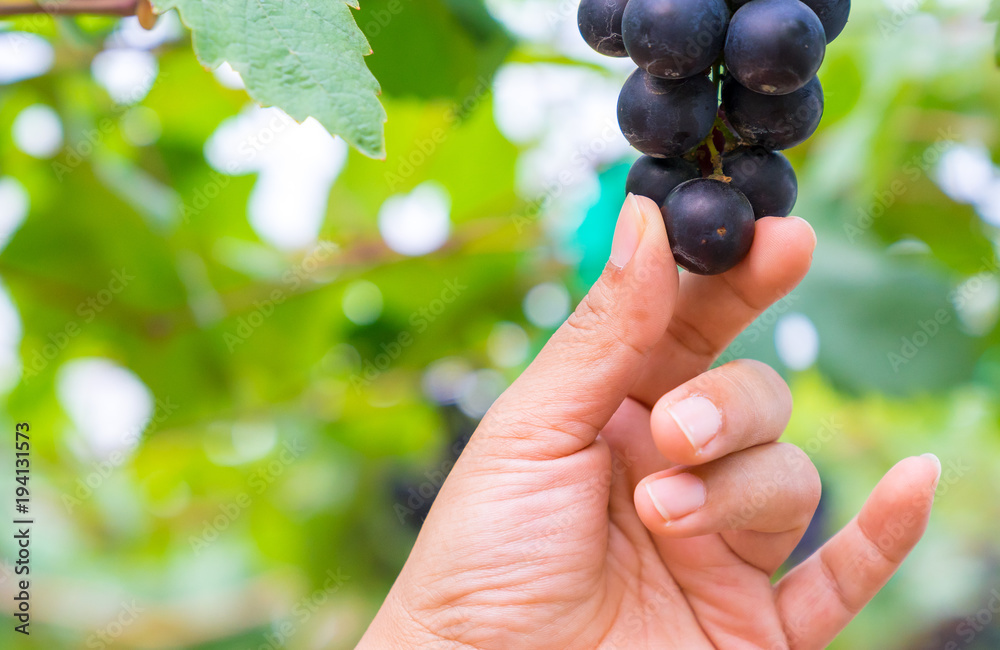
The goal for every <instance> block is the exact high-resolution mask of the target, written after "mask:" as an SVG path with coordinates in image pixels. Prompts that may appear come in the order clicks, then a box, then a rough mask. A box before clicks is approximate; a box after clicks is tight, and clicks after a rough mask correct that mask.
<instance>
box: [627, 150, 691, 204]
mask: <svg viewBox="0 0 1000 650" xmlns="http://www.w3.org/2000/svg"><path fill="white" fill-rule="evenodd" d="M695 178H701V172H700V171H699V170H698V166H697V165H695V164H694V163H693V162H688V161H687V160H684V159H683V158H650V157H649V156H643V157H641V158H639V160H637V161H635V164H633V165H632V169H630V170H629V172H628V179H627V180H626V181H625V191H626V192H628V193H630V194H635V195H636V196H645V197H647V198H649V199H652V200H653V201H655V202H656V205H663V201H665V200H666V198H667V195H668V194H670V192H672V191H673V189H674V188H675V187H677V186H678V185H680V184H681V183H683V182H684V181H690V180H693V179H695Z"/></svg>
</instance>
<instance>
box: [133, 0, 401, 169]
mask: <svg viewBox="0 0 1000 650" xmlns="http://www.w3.org/2000/svg"><path fill="white" fill-rule="evenodd" d="M153 4H154V5H155V6H156V9H157V11H159V12H161V13H162V12H164V11H167V10H169V9H175V8H176V9H177V10H178V11H179V12H180V15H181V20H183V22H184V23H185V24H186V25H187V26H188V27H189V28H190V29H191V31H192V32H193V34H194V48H195V53H196V54H197V55H198V59H199V60H200V61H201V63H202V64H203V65H205V66H207V67H211V68H214V67H216V66H218V65H220V64H222V63H223V62H228V63H229V65H231V66H232V67H233V69H234V70H236V71H237V72H239V73H240V75H241V76H242V77H243V81H244V83H246V87H247V92H248V93H249V94H250V96H251V97H253V98H254V99H255V100H256V101H258V102H260V103H261V104H263V105H265V106H277V107H279V108H281V109H282V110H284V111H285V112H286V113H288V114H289V115H291V116H292V117H293V118H294V119H296V120H298V121H300V122H301V121H302V120H304V119H306V118H307V117H310V116H311V117H314V118H316V119H317V120H319V122H320V123H321V124H322V125H323V126H324V127H325V128H326V129H327V130H328V131H330V132H331V133H333V134H335V135H339V136H341V137H342V138H344V140H346V141H347V142H348V143H349V144H351V145H353V146H354V147H356V148H357V149H358V150H359V151H361V152H362V153H363V154H365V155H367V156H370V157H372V158H384V157H385V134H384V124H385V121H386V113H385V109H384V108H383V107H382V104H381V103H380V102H379V99H378V95H379V94H380V92H381V91H380V88H379V84H378V81H376V79H375V77H374V76H373V75H372V74H371V72H370V71H369V70H368V67H367V66H366V65H365V60H364V59H365V56H367V55H369V54H371V47H370V46H369V45H368V40H367V39H366V38H365V35H364V34H363V33H362V32H361V30H360V29H358V26H357V23H355V21H354V16H353V15H352V14H351V9H352V8H353V9H358V8H359V5H358V3H357V0H312V1H311V2H305V1H303V0H298V1H294V2H284V1H282V0H249V1H246V0H154V2H153Z"/></svg>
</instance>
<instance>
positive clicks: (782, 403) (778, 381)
mask: <svg viewBox="0 0 1000 650" xmlns="http://www.w3.org/2000/svg"><path fill="white" fill-rule="evenodd" d="M722 368H723V369H728V376H727V378H728V379H729V381H730V383H731V384H732V385H733V387H734V388H735V389H736V390H737V391H738V393H739V395H740V396H741V397H743V398H744V399H746V400H747V402H748V403H750V404H756V405H762V404H770V405H774V406H776V407H777V408H776V409H775V410H774V412H775V413H778V414H780V415H781V417H783V418H787V416H789V415H790V414H791V411H792V391H791V389H790V388H789V387H788V383H787V382H785V380H784V378H783V377H782V376H781V375H780V374H778V371H777V370H775V369H774V368H772V367H771V366H769V365H767V364H766V363H764V362H762V361H757V360H754V359H739V360H737V361H732V362H730V363H728V364H726V365H725V366H722Z"/></svg>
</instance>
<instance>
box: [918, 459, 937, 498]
mask: <svg viewBox="0 0 1000 650" xmlns="http://www.w3.org/2000/svg"><path fill="white" fill-rule="evenodd" d="M921 458H927V459H930V460H932V461H934V464H935V465H937V478H935V479H934V489H935V490H936V489H937V485H938V481H940V480H941V459H940V458H938V457H937V456H936V455H934V454H923V455H922V456H921Z"/></svg>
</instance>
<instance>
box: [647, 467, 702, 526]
mask: <svg viewBox="0 0 1000 650" xmlns="http://www.w3.org/2000/svg"><path fill="white" fill-rule="evenodd" d="M646 493H647V494H649V499H650V501H652V502H653V507H654V508H656V511H657V512H658V513H660V516H661V517H663V520H664V521H666V522H667V523H670V522H672V521H676V520H678V519H680V518H681V517H686V516H687V515H689V514H691V513H692V512H695V511H697V510H698V509H699V508H701V507H702V506H703V505H705V484H704V483H703V482H702V480H701V479H700V478H698V477H697V476H695V475H693V474H677V475H676V476H668V477H667V478H661V479H660V480H658V481H652V482H651V483H647V484H646Z"/></svg>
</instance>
